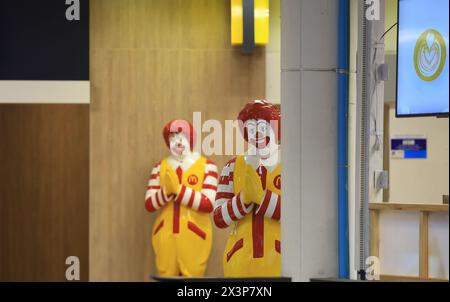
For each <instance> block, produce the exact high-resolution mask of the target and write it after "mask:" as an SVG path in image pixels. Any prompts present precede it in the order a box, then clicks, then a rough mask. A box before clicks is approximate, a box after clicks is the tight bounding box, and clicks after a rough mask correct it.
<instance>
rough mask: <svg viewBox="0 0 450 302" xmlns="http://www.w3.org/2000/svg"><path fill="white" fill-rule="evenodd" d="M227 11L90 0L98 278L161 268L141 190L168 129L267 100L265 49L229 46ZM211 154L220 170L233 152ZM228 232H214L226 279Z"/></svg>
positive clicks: (192, 1) (93, 248) (203, 5)
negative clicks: (173, 122) (172, 123)
mask: <svg viewBox="0 0 450 302" xmlns="http://www.w3.org/2000/svg"><path fill="white" fill-rule="evenodd" d="M229 15H230V7H229V1H225V0H164V1H162V0H92V1H91V81H92V103H91V114H90V116H91V149H90V154H91V166H90V167H91V168H90V172H91V177H90V278H91V280H94V281H106V280H120V281H146V280H149V278H148V276H149V274H150V273H154V272H155V270H154V263H153V254H152V247H151V242H150V230H151V227H152V222H153V219H154V218H155V214H149V213H147V212H146V211H145V208H144V195H145V187H146V182H147V177H148V176H149V173H150V170H151V168H152V166H153V165H154V164H156V163H157V162H158V161H159V160H161V159H162V158H163V157H165V156H167V155H168V150H167V149H166V147H165V145H164V143H163V138H162V135H161V130H162V127H163V125H164V124H165V123H166V122H167V121H169V120H170V119H174V118H185V119H188V120H192V113H193V111H200V112H201V113H202V119H203V121H205V120H207V119H217V120H220V121H224V120H225V119H235V118H236V116H237V113H238V111H239V109H240V108H241V107H242V106H243V105H244V104H245V103H246V102H248V101H249V100H251V99H256V98H263V97H264V93H265V58H264V49H257V50H256V52H255V53H254V54H253V55H244V54H242V53H241V51H240V50H239V49H235V48H232V47H231V46H230V42H229V41H230V31H229V29H230V16H229ZM203 135H204V136H205V135H206V134H203ZM211 158H212V160H214V161H216V163H217V164H218V165H219V169H221V168H222V167H223V165H224V164H225V163H226V161H227V160H228V159H229V158H230V157H229V156H213V157H211ZM228 232H229V230H225V231H223V230H218V229H217V228H216V229H215V230H214V243H213V253H212V256H211V258H210V261H209V264H208V270H207V275H208V276H221V275H222V254H223V249H224V245H225V240H226V238H227V235H228Z"/></svg>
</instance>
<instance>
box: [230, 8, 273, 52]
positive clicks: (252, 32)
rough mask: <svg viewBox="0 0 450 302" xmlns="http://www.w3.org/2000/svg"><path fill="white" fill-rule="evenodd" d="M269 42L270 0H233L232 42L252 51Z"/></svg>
mask: <svg viewBox="0 0 450 302" xmlns="http://www.w3.org/2000/svg"><path fill="white" fill-rule="evenodd" d="M268 43H269V0H231V44H232V45H242V47H243V49H244V51H246V52H251V51H252V50H253V49H254V47H255V45H266V44H268Z"/></svg>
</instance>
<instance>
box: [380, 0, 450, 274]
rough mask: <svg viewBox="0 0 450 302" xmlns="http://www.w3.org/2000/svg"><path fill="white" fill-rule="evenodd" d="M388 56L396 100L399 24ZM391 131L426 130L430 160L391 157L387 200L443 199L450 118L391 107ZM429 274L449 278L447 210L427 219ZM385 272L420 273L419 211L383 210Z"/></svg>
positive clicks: (391, 10) (392, 6)
mask: <svg viewBox="0 0 450 302" xmlns="http://www.w3.org/2000/svg"><path fill="white" fill-rule="evenodd" d="M396 2H397V1H396V0H386V4H387V6H386V29H387V28H388V27H389V26H390V25H392V24H393V23H395V22H396V21H397V20H396V18H397V4H396ZM385 42H386V53H387V54H388V55H387V57H386V61H387V62H388V64H389V69H390V72H389V73H390V78H389V81H388V82H387V83H386V85H385V88H386V90H385V94H384V95H385V98H386V101H387V102H394V101H395V78H396V72H395V68H396V66H395V64H396V58H395V55H396V29H394V30H392V31H391V32H389V34H387V35H386V38H385ZM387 118H389V125H390V126H389V135H390V137H392V136H393V135H425V136H426V137H427V140H428V141H427V143H428V157H427V159H393V158H390V157H389V166H390V175H389V178H390V184H389V201H390V202H399V203H442V195H443V194H447V195H448V191H449V189H448V183H449V160H448V158H449V140H448V135H449V121H448V118H444V119H437V118H434V117H427V118H401V119H399V118H395V108H394V107H391V108H390V110H389V117H387ZM429 232H430V233H429V266H430V267H429V271H430V277H435V278H446V279H448V278H449V215H448V213H431V214H430V221H429ZM380 261H381V273H382V274H388V275H405V276H418V274H419V214H418V213H417V212H415V213H414V212H399V211H393V212H382V213H381V215H380Z"/></svg>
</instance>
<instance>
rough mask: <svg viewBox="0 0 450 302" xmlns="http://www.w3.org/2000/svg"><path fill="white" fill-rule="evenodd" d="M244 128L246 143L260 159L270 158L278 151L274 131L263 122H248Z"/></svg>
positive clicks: (268, 124)
mask: <svg viewBox="0 0 450 302" xmlns="http://www.w3.org/2000/svg"><path fill="white" fill-rule="evenodd" d="M244 126H245V127H246V128H247V135H248V142H249V143H250V146H251V147H252V148H253V149H254V150H250V151H254V152H256V154H258V155H260V156H261V157H270V156H271V155H272V154H273V152H274V151H275V150H277V149H278V143H277V138H276V134H275V131H274V130H273V128H272V127H271V125H270V123H268V122H267V121H265V120H248V121H246V122H245V124H244Z"/></svg>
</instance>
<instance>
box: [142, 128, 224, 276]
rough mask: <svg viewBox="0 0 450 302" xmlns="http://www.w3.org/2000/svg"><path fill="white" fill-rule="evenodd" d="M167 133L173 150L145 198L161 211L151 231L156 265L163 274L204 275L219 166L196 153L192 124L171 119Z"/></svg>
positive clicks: (152, 177)
mask: <svg viewBox="0 0 450 302" xmlns="http://www.w3.org/2000/svg"><path fill="white" fill-rule="evenodd" d="M163 136H164V140H165V142H166V145H167V147H168V148H169V149H170V153H171V154H170V156H169V157H167V158H165V159H164V160H162V161H161V162H160V163H159V164H157V165H156V166H155V167H154V168H153V170H152V172H151V175H150V179H149V182H148V187H147V193H146V202H145V207H146V208H147V210H148V211H150V212H155V211H159V215H158V216H157V218H156V221H155V223H154V225H153V231H152V243H153V249H154V251H155V256H156V267H157V270H158V274H159V275H160V276H165V277H170V276H184V277H202V276H203V274H204V272H205V269H206V264H207V262H208V257H209V254H210V252H211V244H212V226H211V220H210V217H209V213H211V212H212V211H213V202H214V199H215V197H216V190H217V179H218V174H217V166H216V165H215V164H214V163H213V162H211V161H209V160H207V159H206V158H204V157H202V156H200V155H199V154H198V153H196V152H193V146H194V144H195V133H194V129H193V127H192V125H191V124H190V123H189V122H187V121H185V120H174V121H171V122H169V123H168V124H167V125H166V126H165V127H164V129H163Z"/></svg>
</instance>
